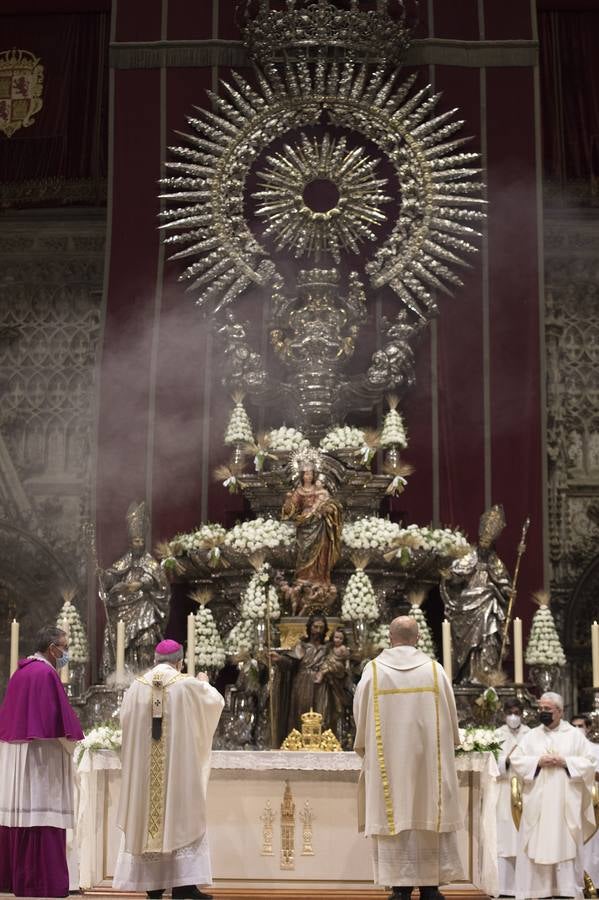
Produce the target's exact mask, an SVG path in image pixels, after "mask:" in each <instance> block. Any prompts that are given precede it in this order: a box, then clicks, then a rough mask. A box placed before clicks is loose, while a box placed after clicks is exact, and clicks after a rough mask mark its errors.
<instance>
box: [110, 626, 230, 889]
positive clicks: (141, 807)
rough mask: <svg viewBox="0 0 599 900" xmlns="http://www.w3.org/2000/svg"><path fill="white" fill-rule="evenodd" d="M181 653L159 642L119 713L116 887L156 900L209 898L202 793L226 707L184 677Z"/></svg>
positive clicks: (205, 686) (202, 682) (201, 679)
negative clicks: (150, 665)
mask: <svg viewBox="0 0 599 900" xmlns="http://www.w3.org/2000/svg"><path fill="white" fill-rule="evenodd" d="M182 660H183V648H182V646H181V645H180V644H178V643H177V642H176V641H170V640H165V641H161V642H160V643H159V644H158V646H157V647H156V651H155V665H154V668H152V669H150V671H148V672H146V673H145V674H144V675H142V676H141V677H139V678H137V679H136V680H135V681H134V682H133V684H132V685H131V687H130V688H129V689H128V690H127V693H126V694H125V696H124V698H123V704H122V706H121V725H122V729H123V748H122V765H123V775H122V787H121V796H120V801H119V809H118V814H117V825H118V827H119V828H120V829H121V831H122V832H123V837H122V841H121V849H120V852H119V856H118V859H117V863H116V868H115V873H114V879H113V887H114V888H116V889H117V890H121V891H146V892H147V894H148V897H156V898H159V897H161V896H162V894H163V892H164V890H165V889H166V888H172V896H173V897H174V898H179V900H182V898H190V900H194V898H196V900H198V898H209V897H210V896H211V895H210V894H205V893H204V892H203V891H201V890H198V888H197V885H198V884H211V883H212V873H211V867H210V854H209V848H208V835H207V827H206V791H207V787H208V778H209V775H210V754H211V750H212V738H213V736H214V732H215V730H216V726H217V725H218V720H219V718H220V714H221V712H222V709H223V705H224V701H223V698H222V696H221V695H220V694H219V692H218V691H217V690H216V689H215V688H213V687H212V686H211V685H210V684H209V683H208V676H207V675H206V674H205V673H203V672H200V673H199V675H198V676H197V677H196V678H193V677H192V676H191V675H183V674H181V667H182Z"/></svg>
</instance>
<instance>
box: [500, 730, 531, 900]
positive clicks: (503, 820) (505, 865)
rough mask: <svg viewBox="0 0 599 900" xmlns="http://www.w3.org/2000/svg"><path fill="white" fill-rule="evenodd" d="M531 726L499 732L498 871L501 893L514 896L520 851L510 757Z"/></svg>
mask: <svg viewBox="0 0 599 900" xmlns="http://www.w3.org/2000/svg"><path fill="white" fill-rule="evenodd" d="M529 731H530V728H529V727H528V725H520V727H519V728H516V729H513V728H509V727H508V726H507V725H502V726H501V728H498V729H497V731H496V736H497V740H499V741H501V745H502V746H501V752H500V754H499V757H498V759H497V766H498V768H499V779H498V781H499V792H498V795H497V857H498V859H497V874H498V878H499V893H500V895H502V896H503V895H505V896H508V897H512V896H513V894H514V876H515V872H516V852H517V843H518V832H517V831H516V826H515V825H514V819H513V816H512V775H513V773H512V771H511V767H510V765H511V764H510V756H511V754H512V753H513V751H514V749H515V748H516V747H517V746H518V744H519V743H520V741H521V740H522V738H523V737H524V735H525V734H528V732H529Z"/></svg>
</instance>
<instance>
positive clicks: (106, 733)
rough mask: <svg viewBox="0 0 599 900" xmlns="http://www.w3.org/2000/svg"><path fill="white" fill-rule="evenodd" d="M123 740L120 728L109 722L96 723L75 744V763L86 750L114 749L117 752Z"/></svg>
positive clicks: (78, 761)
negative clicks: (94, 726)
mask: <svg viewBox="0 0 599 900" xmlns="http://www.w3.org/2000/svg"><path fill="white" fill-rule="evenodd" d="M122 741H123V733H122V731H121V729H120V728H117V726H116V725H112V724H110V723H107V724H104V725H97V726H96V728H92V730H91V731H88V733H87V734H86V735H85V737H84V738H83V740H82V741H79V743H78V744H77V749H76V750H75V762H76V763H77V765H78V764H79V763H80V762H81V760H82V759H83V754H84V753H85V751H86V750H89V751H90V752H93V751H95V750H114V751H115V752H117V753H118V752H119V750H120V749H121V744H122Z"/></svg>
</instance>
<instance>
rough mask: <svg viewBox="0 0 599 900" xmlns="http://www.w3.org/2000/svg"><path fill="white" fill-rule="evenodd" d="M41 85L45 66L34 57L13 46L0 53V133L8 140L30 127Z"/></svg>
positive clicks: (36, 110)
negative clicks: (16, 132)
mask: <svg viewBox="0 0 599 900" xmlns="http://www.w3.org/2000/svg"><path fill="white" fill-rule="evenodd" d="M43 86H44V67H43V66H42V65H41V63H40V60H39V58H38V57H37V56H34V54H33V53H30V52H29V51H28V50H16V49H15V48H14V47H13V49H12V50H5V51H4V52H2V53H0V131H1V132H3V133H4V134H5V135H6V136H7V137H11V135H13V134H14V133H15V131H17V130H18V129H19V128H27V127H28V126H29V125H33V121H34V119H33V117H34V116H35V114H36V113H38V112H39V111H40V109H41V108H42V89H43Z"/></svg>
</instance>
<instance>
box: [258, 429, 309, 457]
mask: <svg viewBox="0 0 599 900" xmlns="http://www.w3.org/2000/svg"><path fill="white" fill-rule="evenodd" d="M266 437H267V439H268V447H269V449H270V450H273V451H274V452H279V453H294V452H295V451H296V450H300V449H301V448H302V447H309V446H310V441H309V440H308V439H307V438H305V437H304V436H303V434H302V433H301V431H298V430H297V428H287V427H286V426H285V425H283V426H281V428H273V429H272V431H269V432H268V434H267V435H266Z"/></svg>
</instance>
